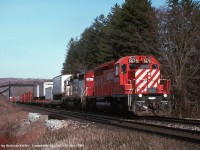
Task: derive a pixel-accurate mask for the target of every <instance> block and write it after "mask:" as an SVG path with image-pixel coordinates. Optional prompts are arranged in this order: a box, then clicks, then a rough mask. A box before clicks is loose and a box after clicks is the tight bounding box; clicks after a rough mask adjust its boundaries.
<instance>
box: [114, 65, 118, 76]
mask: <svg viewBox="0 0 200 150" xmlns="http://www.w3.org/2000/svg"><path fill="white" fill-rule="evenodd" d="M115 75H116V76H118V75H119V65H116V66H115Z"/></svg>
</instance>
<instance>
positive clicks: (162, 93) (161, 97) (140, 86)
mask: <svg viewBox="0 0 200 150" xmlns="http://www.w3.org/2000/svg"><path fill="white" fill-rule="evenodd" d="M67 83H68V84H65V89H67V91H66V92H65V94H64V97H63V101H64V102H65V104H67V105H70V106H72V105H73V106H74V107H78V106H79V107H80V106H82V108H86V109H97V110H111V111H118V112H126V111H131V112H133V113H134V114H137V115H139V114H140V113H142V114H144V113H148V114H149V113H150V112H152V113H153V114H158V113H160V112H164V111H169V110H170V107H171V105H170V104H171V103H170V101H169V98H170V81H169V80H167V79H161V77H160V64H159V62H158V61H157V60H156V59H155V58H154V57H152V56H150V57H149V56H126V57H122V58H120V59H119V60H117V61H111V62H107V63H104V64H101V65H99V66H98V67H96V68H95V69H94V71H89V72H86V73H85V74H80V75H78V76H74V77H73V76H72V77H70V78H68V79H67ZM69 91H71V92H69ZM67 93H70V94H67ZM160 110H161V111H160Z"/></svg>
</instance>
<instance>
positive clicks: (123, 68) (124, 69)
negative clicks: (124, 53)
mask: <svg viewBox="0 0 200 150" xmlns="http://www.w3.org/2000/svg"><path fill="white" fill-rule="evenodd" d="M122 72H123V73H126V64H123V65H122Z"/></svg>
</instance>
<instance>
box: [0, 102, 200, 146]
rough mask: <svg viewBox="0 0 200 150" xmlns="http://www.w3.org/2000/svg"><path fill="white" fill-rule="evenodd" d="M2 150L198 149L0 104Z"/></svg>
mask: <svg viewBox="0 0 200 150" xmlns="http://www.w3.org/2000/svg"><path fill="white" fill-rule="evenodd" d="M0 149H12V150H13V149H20V150H21V149H31V150H34V149H55V150H56V149H87V150H91V149H99V150H101V149H102V150H105V149H115V150H118V149H119V150H121V149H154V150H166V149H182V150H187V149H193V150H195V149H198V147H197V146H194V145H190V144H188V143H182V142H180V141H175V140H170V139H165V138H161V137H158V136H153V135H148V134H142V133H138V132H133V131H128V130H124V129H119V128H111V127H105V126H103V125H102V126H100V125H96V124H94V123H81V122H77V121H73V120H48V117H47V116H43V115H40V114H35V113H30V112H27V111H23V110H21V109H20V108H18V107H17V106H15V105H13V104H11V103H9V102H6V101H2V100H0Z"/></svg>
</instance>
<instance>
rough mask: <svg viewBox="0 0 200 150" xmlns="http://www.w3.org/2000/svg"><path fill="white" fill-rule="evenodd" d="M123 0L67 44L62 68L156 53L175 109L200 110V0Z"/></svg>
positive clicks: (73, 70) (86, 67)
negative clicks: (160, 2)
mask: <svg viewBox="0 0 200 150" xmlns="http://www.w3.org/2000/svg"><path fill="white" fill-rule="evenodd" d="M166 4H167V5H166V6H163V7H160V8H154V7H153V6H152V4H151V1H150V0H125V2H124V3H123V4H122V5H121V6H120V5H118V4H115V5H114V6H113V7H112V8H111V10H110V13H109V14H108V15H107V16H105V15H103V14H100V15H99V16H98V17H96V18H95V19H94V21H93V22H92V24H91V26H89V27H87V28H86V29H85V30H84V31H83V33H81V35H80V36H79V38H77V37H75V38H74V37H72V38H71V39H70V41H69V42H68V44H67V49H66V58H65V60H64V63H63V67H62V71H61V73H62V74H73V73H78V72H80V70H81V71H87V70H90V69H92V68H94V67H96V66H98V65H99V64H101V63H103V62H107V61H111V60H116V59H118V58H120V57H123V56H126V55H152V56H154V57H155V58H156V59H158V60H159V61H160V63H161V69H162V73H164V75H165V76H166V77H167V78H169V79H170V80H171V86H172V88H171V91H172V95H173V97H172V102H173V114H174V115H175V116H178V117H187V116H191V117H194V116H198V115H199V114H200V2H199V1H195V0H167V1H166Z"/></svg>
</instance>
